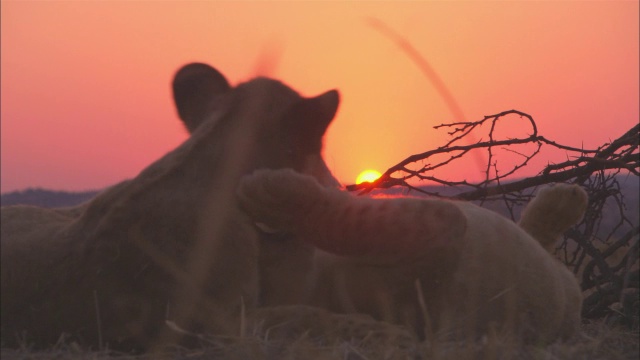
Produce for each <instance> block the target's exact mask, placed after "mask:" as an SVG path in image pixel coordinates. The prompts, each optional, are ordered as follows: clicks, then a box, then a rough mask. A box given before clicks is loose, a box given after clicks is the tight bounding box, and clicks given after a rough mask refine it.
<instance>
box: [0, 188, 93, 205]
mask: <svg viewBox="0 0 640 360" xmlns="http://www.w3.org/2000/svg"><path fill="white" fill-rule="evenodd" d="M98 192H99V191H83V192H68V191H53V190H46V189H26V190H21V191H14V192H10V193H6V194H2V195H0V205H1V206H8V205H35V206H42V207H47V208H57V207H67V206H74V205H78V204H82V203H83V202H86V201H88V200H90V199H91V198H93V197H94V196H96V194H98Z"/></svg>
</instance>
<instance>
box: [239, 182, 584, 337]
mask: <svg viewBox="0 0 640 360" xmlns="http://www.w3.org/2000/svg"><path fill="white" fill-rule="evenodd" d="M238 196H239V199H240V203H241V205H242V207H243V209H244V210H245V211H247V212H248V213H249V214H250V215H251V216H252V217H253V218H254V219H255V220H256V221H260V222H264V223H266V224H267V225H268V226H270V227H272V228H275V229H279V230H281V231H287V232H291V233H293V234H295V235H296V236H298V237H300V238H301V239H304V241H307V242H308V243H311V244H313V245H314V246H316V247H317V248H319V249H321V250H324V251H325V252H317V253H316V257H315V259H314V261H315V263H314V266H315V274H316V277H315V283H314V284H313V287H314V290H313V291H312V292H311V294H310V296H309V299H308V301H309V302H310V303H311V304H313V305H318V306H322V307H327V308H329V309H331V310H334V311H338V312H361V313H369V314H371V315H373V316H375V317H376V318H378V319H383V320H388V321H392V322H396V323H401V324H405V325H408V326H410V327H413V328H414V329H415V330H416V331H417V332H418V333H422V331H423V329H426V331H427V335H428V334H429V333H431V332H434V333H436V334H437V335H438V336H440V335H442V336H452V335H453V336H457V335H460V336H462V337H469V336H472V337H476V336H481V335H482V334H486V333H487V332H488V331H490V329H493V330H491V331H494V330H495V331H498V332H500V333H502V334H511V335H514V336H515V337H516V338H518V339H522V340H525V341H541V342H549V341H553V340H555V339H556V338H558V337H561V336H562V337H565V336H569V335H571V334H572V333H573V332H574V331H576V330H577V328H578V326H579V324H580V308H581V303H582V296H581V291H580V287H579V286H578V283H577V281H576V279H575V278H574V276H573V274H572V273H571V272H570V271H568V270H567V269H566V268H565V267H564V265H563V264H561V263H560V262H558V261H557V260H556V259H554V258H553V257H552V256H551V255H550V254H549V253H548V251H547V250H545V247H547V248H548V247H550V246H551V244H552V241H553V240H555V239H557V238H558V237H559V236H560V235H561V234H562V233H563V232H564V231H565V230H567V229H568V228H569V227H570V226H572V225H574V224H575V223H576V222H577V221H578V220H579V219H580V218H581V217H582V216H583V214H584V211H585V209H586V205H587V195H586V193H585V192H584V190H582V189H581V188H580V187H578V186H575V185H565V184H559V185H556V186H554V187H551V188H549V189H545V190H543V191H541V192H540V194H539V196H538V198H537V199H535V200H534V201H532V202H531V203H530V204H529V206H528V207H527V209H526V210H525V212H524V215H523V217H522V220H521V226H518V225H517V224H515V223H513V222H512V221H510V220H508V219H506V218H504V217H502V216H500V215H498V214H496V213H494V212H492V211H489V210H486V209H483V208H481V207H479V206H476V205H474V204H472V203H468V202H461V201H460V202H459V201H445V200H440V199H417V198H392V199H374V198H368V197H356V196H353V195H351V194H349V193H345V192H342V191H339V190H337V189H331V188H326V187H323V186H321V185H320V184H319V183H318V182H317V181H316V180H315V179H314V178H312V177H309V176H305V175H302V174H299V173H296V172H295V171H292V170H275V171H274V170H259V171H256V172H255V173H254V174H253V175H250V176H247V177H245V178H244V179H243V180H242V182H241V183H240V185H239V188H238ZM541 245H542V246H541ZM330 253H331V254H330ZM332 254H336V255H332ZM416 289H419V290H420V293H417V292H416ZM425 310H426V311H425Z"/></svg>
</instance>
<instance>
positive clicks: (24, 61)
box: [1, 1, 640, 192]
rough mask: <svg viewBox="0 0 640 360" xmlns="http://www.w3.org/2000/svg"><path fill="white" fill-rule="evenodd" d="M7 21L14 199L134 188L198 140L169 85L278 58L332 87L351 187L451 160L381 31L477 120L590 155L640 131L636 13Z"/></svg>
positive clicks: (177, 8) (414, 10) (88, 7)
mask: <svg viewBox="0 0 640 360" xmlns="http://www.w3.org/2000/svg"><path fill="white" fill-rule="evenodd" d="M1 7H2V9H1V16H2V19H1V27H2V28H1V37H2V38H1V46H2V49H1V50H2V52H1V56H2V58H1V60H2V63H1V72H2V73H1V176H2V177H1V184H2V188H1V190H2V192H7V191H12V190H16V189H24V188H27V187H45V188H52V189H62V190H85V189H98V188H102V187H105V186H107V185H110V184H113V183H115V182H118V181H121V180H123V179H126V178H131V177H133V176H135V175H136V174H137V173H138V172H139V171H141V170H142V169H143V168H144V167H145V166H147V165H148V164H150V163H151V162H152V161H154V160H155V159H157V158H159V157H160V156H162V155H163V154H164V153H166V152H167V151H170V150H171V149H173V148H175V147H176V146H177V145H179V144H180V143H181V142H182V141H183V140H184V139H185V138H186V136H187V134H186V132H185V131H184V130H183V128H182V125H180V124H179V123H178V119H177V116H176V113H175V110H174V108H173V104H172V100H171V93H170V87H169V84H170V81H171V78H172V76H173V74H174V72H175V71H176V70H177V69H178V68H179V67H180V66H181V65H183V64H185V63H187V62H191V61H202V62H207V63H209V64H211V65H213V66H215V67H217V68H218V69H219V70H221V71H222V72H223V73H224V74H225V75H226V76H227V77H228V78H229V79H230V80H231V81H232V82H233V83H237V82H239V81H244V80H247V79H249V78H250V77H252V76H254V75H255V74H256V71H258V70H257V69H258V68H259V67H260V66H259V65H260V64H262V65H264V64H265V60H264V59H269V58H270V59H271V60H273V61H275V62H274V66H272V67H271V68H270V76H271V77H275V78H278V79H281V80H282V81H284V82H286V83H287V84H289V85H290V86H292V87H293V88H295V89H297V90H298V91H300V92H301V93H302V94H304V95H316V94H318V93H320V92H323V91H326V90H329V89H333V88H338V89H339V90H340V92H341V94H342V104H341V107H340V111H339V113H338V117H337V119H336V120H335V122H334V124H333V125H332V127H331V128H330V130H329V133H328V136H327V139H326V144H325V145H326V150H325V159H326V161H327V163H328V164H329V167H330V168H331V169H332V170H333V172H334V175H336V176H337V177H338V179H339V180H340V181H342V182H343V183H352V182H354V181H355V178H356V176H357V175H358V173H360V172H361V171H362V170H364V169H367V168H372V169H376V170H378V171H384V170H386V169H387V168H388V167H390V166H392V165H394V164H395V163H397V162H399V161H400V160H402V159H404V158H405V157H406V156H408V155H411V154H413V153H418V152H422V151H425V150H429V149H432V148H434V147H436V146H438V145H441V144H443V142H444V141H445V140H446V137H445V135H444V132H437V131H435V130H433V129H432V126H434V125H437V124H440V123H443V122H450V121H453V120H454V117H453V115H452V114H451V113H450V112H449V110H448V108H447V106H446V104H445V102H444V101H443V99H442V98H441V97H440V95H439V94H438V92H437V91H436V90H435V89H434V87H433V86H432V84H431V83H429V81H428V80H427V78H425V77H424V76H423V75H422V74H421V73H420V71H419V69H418V68H417V67H416V66H415V65H414V64H413V63H412V62H411V60H410V59H409V57H408V56H407V55H406V54H405V53H403V52H402V51H400V50H399V49H398V48H397V46H396V45H395V44H394V43H392V42H391V41H390V40H389V39H388V38H385V37H384V36H382V35H381V34H380V33H379V32H377V31H375V30H374V29H373V28H372V27H370V26H369V25H367V22H366V19H367V18H370V17H375V18H377V19H379V20H381V21H383V22H384V23H385V24H387V25H388V26H390V27H392V28H393V29H395V31H397V32H398V33H400V34H402V35H403V36H405V37H406V39H407V40H408V41H409V42H410V43H411V44H412V45H413V46H414V47H415V48H417V49H418V51H420V52H421V54H422V55H423V56H424V57H425V58H426V59H427V60H428V61H429V62H430V64H431V65H432V66H433V68H434V69H435V70H436V71H437V72H438V74H439V75H440V77H441V78H442V79H443V80H444V82H445V83H446V85H447V86H448V88H449V89H450V90H451V92H452V93H453V95H454V96H455V98H456V100H457V102H458V103H459V104H460V106H461V108H462V110H463V112H464V114H465V115H466V117H467V118H468V119H469V120H477V119H480V118H482V117H483V116H484V115H488V114H493V113H497V112H500V111H503V110H509V109H514V108H515V109H518V110H521V111H524V112H527V113H529V114H531V115H533V116H534V118H535V119H536V121H537V123H538V128H539V131H540V133H541V134H543V135H544V136H545V137H547V138H550V139H553V140H555V141H558V142H561V143H564V144H567V145H573V146H577V147H579V146H581V145H584V146H585V147H595V146H598V145H601V144H602V143H604V142H606V141H609V140H612V139H614V138H616V137H618V136H619V135H621V134H622V133H623V132H624V131H626V130H627V129H628V128H630V127H631V126H632V125H634V124H636V123H637V122H638V120H639V116H640V115H639V110H638V107H639V105H638V103H639V100H638V99H639V97H640V95H639V90H638V89H639V83H638V79H639V77H640V75H639V67H640V62H639V59H638V54H639V45H638V44H639V39H638V31H639V29H638V12H639V9H638V2H637V1H629V2H618V1H602V2H582V1H571V2H556V1H549V2H519V1H518V2H516V1H514V2H484V1H473V2H471V1H469V2H355V1H351V2H330V3H327V2H271V1H267V2H214V1H211V2H206V1H198V2H196V1H194V2H186V1H175V2H166V1H119V2H99V1H88V2H78V1H73V2H66V1H65V2H63V1H48V2H44V1H42V2H41V1H2V3H1ZM265 54H266V55H265ZM265 56H266V57H265ZM260 59H263V60H260ZM514 126H518V124H517V123H516V124H514ZM545 156H546V158H545V159H543V160H544V161H546V160H549V161H554V160H563V159H564V156H565V154H562V153H556V154H547V155H545ZM538 165H539V164H538ZM537 170H538V168H532V169H531V170H530V171H531V172H535V171H537ZM451 171H452V173H451V174H442V176H443V177H447V176H450V177H454V176H458V177H460V176H463V177H464V176H468V177H469V178H474V177H477V176H478V170H477V169H476V168H474V167H469V166H467V167H466V168H457V169H452V170H451ZM456 171H457V173H456ZM460 171H465V172H464V173H460Z"/></svg>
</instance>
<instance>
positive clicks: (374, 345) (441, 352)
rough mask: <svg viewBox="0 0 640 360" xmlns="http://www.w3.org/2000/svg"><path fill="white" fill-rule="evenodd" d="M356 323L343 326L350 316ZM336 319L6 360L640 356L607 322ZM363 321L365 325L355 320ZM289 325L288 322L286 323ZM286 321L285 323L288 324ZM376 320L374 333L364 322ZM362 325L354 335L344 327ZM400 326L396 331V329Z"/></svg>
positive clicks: (626, 333) (632, 338)
mask: <svg viewBox="0 0 640 360" xmlns="http://www.w3.org/2000/svg"><path fill="white" fill-rule="evenodd" d="M348 318H352V319H353V320H352V321H347V322H346V323H348V324H350V326H347V327H345V326H342V327H341V326H340V325H339V323H345V319H348ZM332 319H333V320H329V321H324V320H323V325H326V326H335V328H334V330H335V331H330V330H331V329H326V328H325V329H323V331H324V334H323V335H320V334H318V333H315V334H314V333H313V332H310V331H303V332H300V329H299V328H298V327H299V325H300V324H296V323H295V321H294V322H293V323H292V324H293V325H292V324H288V325H292V326H284V327H282V328H286V329H287V330H285V331H282V330H277V326H274V327H270V328H269V329H268V330H266V331H263V326H261V325H256V326H255V327H254V328H253V334H252V335H249V336H246V337H237V338H234V337H225V338H223V337H215V338H210V339H208V340H206V341H204V342H203V345H202V347H200V348H197V349H184V348H174V349H171V350H169V351H167V352H165V353H163V354H153V355H142V356H131V355H126V354H118V353H114V352H110V351H106V350H103V351H86V350H84V349H81V348H80V347H79V346H77V345H75V344H60V345H58V346H55V347H54V348H52V349H49V350H46V351H33V350H30V349H27V348H24V349H2V352H1V357H2V359H4V360H17V359H25V360H27V359H28V360H43V359H60V360H63V359H64V360H80V359H93V360H107V359H109V360H115V359H118V360H127V359H132V360H133V359H136V360H137V359H140V360H142V359H158V358H166V359H179V360H187V359H222V360H236V359H237V360H240V359H256V360H263V359H264V360H267V359H285V360H286V359H311V360H321V359H345V360H367V359H437V360H453V359H456V360H466V359H525V360H528V359H531V360H537V359H549V360H556V359H557V360H564V359H566V360H569V359H571V360H573V359H593V360H605V359H606V360H623V359H634V360H635V359H638V358H639V357H640V341H639V334H638V331H637V330H636V331H630V330H627V329H621V328H615V327H610V326H608V325H605V324H604V322H602V321H599V322H590V323H585V324H584V325H583V328H582V331H581V333H580V334H578V335H577V336H575V337H574V338H572V339H570V340H568V341H565V342H557V343H554V344H551V345H548V346H536V345H519V344H516V343H514V342H513V341H509V340H505V339H501V338H500V337H499V336H495V335H494V336H488V337H487V338H485V339H483V340H482V341H477V342H454V341H448V342H447V341H442V342H438V343H436V344H433V345H430V344H428V343H426V342H418V341H410V340H409V338H408V337H407V336H406V333H405V332H403V331H402V330H401V329H399V330H398V328H396V327H393V326H389V325H385V324H383V323H379V322H375V321H373V320H370V319H367V318H366V317H360V316H358V315H355V316H346V315H345V316H343V315H334V316H333V318H332ZM354 323H358V324H359V325H360V326H359V327H354V326H353V324H354ZM283 324H284V323H283ZM283 324H281V325H283ZM366 324H368V325H370V326H371V329H370V330H369V331H368V333H363V331H365V332H366V330H365V329H364V328H362V325H366ZM347 328H349V329H350V330H353V329H354V328H356V329H358V330H359V332H357V333H354V334H353V336H349V335H348V334H347V333H345V331H344V330H347ZM394 328H395V329H396V330H394Z"/></svg>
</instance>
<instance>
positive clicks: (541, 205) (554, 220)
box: [520, 184, 589, 246]
mask: <svg viewBox="0 0 640 360" xmlns="http://www.w3.org/2000/svg"><path fill="white" fill-rule="evenodd" d="M588 202H589V198H588V195H587V192H586V191H584V189H582V188H581V187H580V186H578V185H571V184H556V185H553V186H550V187H546V188H544V189H542V190H540V191H539V192H538V194H537V195H536V197H535V199H533V200H532V201H531V202H530V203H529V205H527V207H526V208H525V209H524V211H523V212H522V217H521V219H520V226H521V227H522V228H523V229H524V230H525V231H527V232H528V233H530V234H532V235H533V236H534V237H535V238H537V239H538V240H539V241H540V242H541V243H542V244H543V245H544V246H550V245H552V243H554V242H555V239H556V238H557V237H559V236H560V235H561V234H562V233H564V232H565V231H566V230H567V229H569V228H570V227H571V226H573V225H575V224H577V223H578V222H579V221H580V220H581V219H582V217H583V216H584V213H585V211H586V210H587V205H588Z"/></svg>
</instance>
